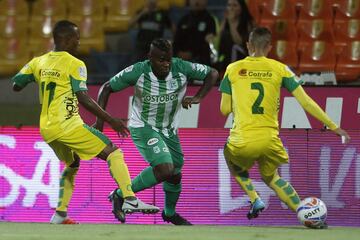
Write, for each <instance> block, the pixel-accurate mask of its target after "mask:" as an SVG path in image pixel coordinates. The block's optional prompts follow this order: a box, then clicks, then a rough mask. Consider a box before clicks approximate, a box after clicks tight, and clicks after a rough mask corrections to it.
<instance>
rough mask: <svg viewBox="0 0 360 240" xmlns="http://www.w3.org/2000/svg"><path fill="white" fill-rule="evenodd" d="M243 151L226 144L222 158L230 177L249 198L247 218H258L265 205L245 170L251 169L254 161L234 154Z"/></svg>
mask: <svg viewBox="0 0 360 240" xmlns="http://www.w3.org/2000/svg"><path fill="white" fill-rule="evenodd" d="M245 151H246V150H245V149H243V150H240V149H237V148H236V147H234V146H232V145H230V144H226V145H225V147H224V157H225V160H226V164H227V166H228V168H229V171H230V173H231V175H232V176H233V177H234V178H235V180H236V182H237V183H238V184H239V185H240V187H241V188H242V189H243V191H244V192H245V193H246V194H247V195H248V196H249V198H250V202H251V206H250V210H249V213H248V215H247V217H248V218H249V219H251V218H256V217H258V214H259V212H261V211H262V210H264V208H265V204H264V203H263V201H262V200H261V198H260V197H259V195H258V193H257V192H256V190H255V187H254V185H253V183H252V180H251V178H250V177H249V172H248V170H247V169H250V168H251V167H252V165H253V163H254V161H253V160H251V158H250V157H246V156H244V157H243V156H241V155H237V154H236V153H238V152H245ZM243 155H246V154H243Z"/></svg>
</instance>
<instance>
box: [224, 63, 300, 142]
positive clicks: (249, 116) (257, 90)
mask: <svg viewBox="0 0 360 240" xmlns="http://www.w3.org/2000/svg"><path fill="white" fill-rule="evenodd" d="M299 85H300V83H299V82H298V81H297V80H296V78H295V74H294V73H293V72H292V71H291V70H290V69H289V68H288V67H287V66H286V65H284V64H282V63H280V62H278V61H276V60H273V59H269V58H266V57H247V58H245V59H243V60H240V61H237V62H234V63H232V64H230V65H229V66H228V67H227V69H226V72H225V74H224V79H223V80H222V82H221V85H220V91H221V92H222V93H226V94H229V95H231V102H232V113H233V117H234V122H233V126H232V128H231V130H230V136H229V139H228V141H229V142H230V143H231V144H233V145H235V146H236V145H241V144H243V143H246V142H253V141H256V139H261V138H263V137H270V136H277V135H278V132H279V130H278V128H279V123H278V112H279V105H280V89H281V87H285V88H286V89H287V90H288V91H289V92H292V91H294V90H295V89H296V88H297V87H298V86H299Z"/></svg>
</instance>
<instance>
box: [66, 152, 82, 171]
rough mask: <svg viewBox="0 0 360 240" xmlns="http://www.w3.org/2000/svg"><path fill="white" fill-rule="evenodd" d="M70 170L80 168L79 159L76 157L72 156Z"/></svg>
mask: <svg viewBox="0 0 360 240" xmlns="http://www.w3.org/2000/svg"><path fill="white" fill-rule="evenodd" d="M69 167H70V168H79V167H80V158H79V156H78V155H76V154H74V161H73V162H72V163H71V164H70V165H69Z"/></svg>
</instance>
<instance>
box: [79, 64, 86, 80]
mask: <svg viewBox="0 0 360 240" xmlns="http://www.w3.org/2000/svg"><path fill="white" fill-rule="evenodd" d="M79 76H80V77H82V78H85V79H86V78H87V73H86V67H84V66H81V67H79Z"/></svg>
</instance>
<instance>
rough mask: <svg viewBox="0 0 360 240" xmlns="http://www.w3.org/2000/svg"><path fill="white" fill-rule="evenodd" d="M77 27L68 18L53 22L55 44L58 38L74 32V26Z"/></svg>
mask: <svg viewBox="0 0 360 240" xmlns="http://www.w3.org/2000/svg"><path fill="white" fill-rule="evenodd" d="M77 27H78V26H77V25H76V24H75V23H73V22H70V21H68V20H61V21H58V22H57V23H55V26H54V28H53V31H52V34H53V38H54V41H55V44H56V43H57V41H58V39H60V38H64V37H67V36H70V35H72V34H74V28H77Z"/></svg>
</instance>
